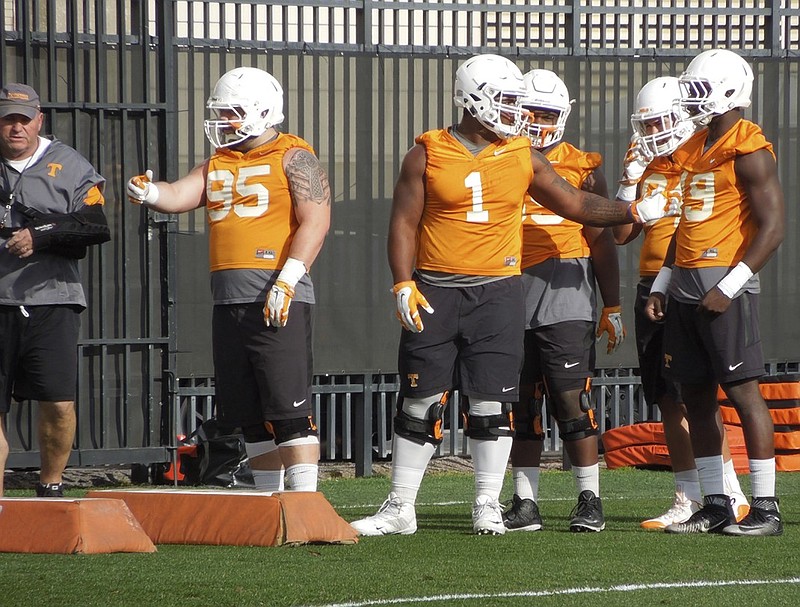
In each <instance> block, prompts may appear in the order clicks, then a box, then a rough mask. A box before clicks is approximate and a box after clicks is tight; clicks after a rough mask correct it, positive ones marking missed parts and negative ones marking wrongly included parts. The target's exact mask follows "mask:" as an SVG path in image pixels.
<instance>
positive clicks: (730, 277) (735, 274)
mask: <svg viewBox="0 0 800 607" xmlns="http://www.w3.org/2000/svg"><path fill="white" fill-rule="evenodd" d="M752 276H753V271H752V270H751V269H750V267H749V266H748V265H747V264H746V263H745V262H743V261H740V262H739V263H737V264H736V265H735V266H734V267H733V269H731V271H730V272H728V273H727V274H726V275H725V277H724V278H723V279H722V280H720V281H719V282H718V283H717V288H718V289H719V290H720V291H722V292H723V293H724V294H725V296H726V297H727V298H728V299H733V298H734V297H736V294H737V293H738V292H739V289H741V288H742V287H743V286H744V285H745V283H747V281H748V280H750V278H751V277H752Z"/></svg>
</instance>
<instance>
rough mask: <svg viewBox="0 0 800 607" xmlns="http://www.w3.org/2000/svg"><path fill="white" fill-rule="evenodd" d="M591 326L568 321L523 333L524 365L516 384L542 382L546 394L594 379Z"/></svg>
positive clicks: (592, 332)
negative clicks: (545, 388)
mask: <svg viewBox="0 0 800 607" xmlns="http://www.w3.org/2000/svg"><path fill="white" fill-rule="evenodd" d="M594 331H595V329H594V323H593V322H588V321H585V320H570V321H566V322H560V323H556V324H554V325H547V326H544V327H539V328H537V329H528V330H527V331H525V364H524V365H523V367H522V377H521V379H520V383H522V385H523V386H533V385H534V384H535V383H537V382H540V381H542V380H543V379H544V380H545V383H546V385H547V387H548V390H550V391H553V392H566V391H568V390H575V389H577V388H583V387H584V386H585V385H586V378H587V377H592V376H593V375H594V366H595V337H594Z"/></svg>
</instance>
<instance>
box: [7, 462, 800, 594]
mask: <svg viewBox="0 0 800 607" xmlns="http://www.w3.org/2000/svg"><path fill="white" fill-rule="evenodd" d="M601 486H602V493H603V499H604V509H605V513H606V519H607V527H606V530H605V531H604V532H603V533H599V534H571V533H569V532H568V531H567V526H568V523H567V521H568V519H569V513H570V510H571V509H572V506H573V505H574V499H575V488H574V484H573V480H572V476H571V474H570V473H568V472H560V471H545V472H543V473H542V478H541V489H540V498H541V511H542V516H543V518H544V524H545V529H544V530H543V531H542V532H539V533H516V534H507V535H505V536H502V537H486V536H482V537H477V536H474V535H472V534H471V521H470V509H471V506H470V504H471V500H472V476H471V475H469V474H464V473H437V474H430V475H428V476H427V477H426V478H425V481H424V482H423V487H422V490H421V491H420V495H419V499H418V508H417V520H418V524H419V530H418V532H417V533H416V534H415V535H412V536H393V537H382V538H362V539H361V541H360V542H359V543H358V544H356V545H351V546H329V545H307V546H299V547H280V548H241V547H239V548H236V547H224V546H223V547H220V546H171V545H161V546H159V547H158V552H157V553H155V554H112V555H71V556H61V555H27V554H2V555H0V582H2V590H0V605H2V606H16V605H20V606H22V605H25V606H27V605H47V604H58V605H67V606H71V605H75V606H81V605H97V606H106V605H108V606H116V605H158V606H159V607H169V606H173V605H174V606H176V607H177V606H183V607H186V606H195V605H198V606H200V605H203V606H204V605H209V606H211V605H214V606H249V605H270V606H284V605H286V606H288V605H326V604H337V603H354V604H364V603H365V602H369V601H373V602H370V603H368V604H374V605H381V604H392V605H421V604H422V605H424V604H434V605H464V606H467V605H468V606H470V607H477V606H484V605H498V606H501V607H506V606H517V605H537V606H539V605H546V606H548V607H549V606H557V605H592V607H597V606H605V605H608V606H612V605H613V606H627V605H632V606H633V605H635V606H639V605H659V606H661V605H676V606H681V607H684V606H687V605H701V604H702V605H723V604H725V603H730V604H732V605H794V604H798V602H799V601H800V600H798V599H797V596H798V591H800V589H799V588H798V585H799V582H798V579H797V578H798V577H800V529H798V524H797V523H796V521H798V520H800V474H789V473H783V474H779V476H778V490H779V493H780V495H781V500H782V501H781V507H782V510H783V517H784V520H785V532H784V535H783V536H782V537H778V538H731V537H723V536H716V535H711V536H671V535H667V534H665V533H659V532H646V531H642V530H640V529H639V527H638V524H639V521H640V520H641V519H642V518H645V517H647V516H651V515H654V514H657V513H660V512H661V511H663V510H665V509H666V508H667V507H668V506H669V504H670V502H671V491H672V475H671V474H670V473H668V472H653V471H640V470H631V469H622V470H615V471H605V470H604V471H602V476H601ZM510 487H511V483H510V481H509V479H507V482H506V490H505V491H504V496H503V497H504V498H507V497H510V492H511V490H510ZM743 487H744V488H745V491H747V479H746V477H744V478H743ZM320 489H321V491H322V492H323V493H324V494H325V495H326V497H327V498H328V500H329V501H330V502H331V504H332V505H333V506H334V507H335V508H336V509H337V511H338V512H339V513H340V514H341V516H342V517H343V518H344V519H345V520H353V519H355V518H359V517H361V516H364V515H369V514H372V513H374V511H375V509H376V508H377V506H378V505H379V504H380V503H381V501H382V500H383V499H384V498H385V497H386V493H387V492H388V489H389V480H388V478H386V477H372V478H365V479H337V480H329V481H323V482H322V483H321V486H320ZM9 494H10V495H12V496H13V495H15V494H16V495H23V494H26V493H24V492H9ZM27 494H29V493H27ZM71 495H79V493H78V492H73V493H71ZM762 580H776V581H778V580H794V581H792V582H789V583H786V582H783V583H777V582H773V583H758V584H749V585H748V584H747V583H748V582H753V581H762ZM693 582H697V583H698V585H697V586H694V587H689V584H690V583H693ZM714 582H718V583H720V584H725V585H718V586H714V585H712V584H713V583H714ZM737 582H739V584H736V585H734V584H735V583H737ZM657 584H664V585H665V586H664V587H649V586H648V585H657ZM627 585H632V586H631V587H625V586H627ZM569 589H573V592H572V593H570V594H565V591H567V590H569ZM577 589H584V590H582V591H581V590H577ZM532 593H540V594H538V595H536V594H532ZM448 595H450V596H449V598H447V597H448ZM414 597H419V598H423V597H428V602H421V601H412V600H410V599H412V598H414ZM431 597H438V599H437V600H433V599H432V598H431ZM402 599H407V600H402Z"/></svg>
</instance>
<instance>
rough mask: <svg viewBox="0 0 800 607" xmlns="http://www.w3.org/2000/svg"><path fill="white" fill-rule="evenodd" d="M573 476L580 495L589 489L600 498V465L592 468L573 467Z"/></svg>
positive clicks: (594, 465)
mask: <svg viewBox="0 0 800 607" xmlns="http://www.w3.org/2000/svg"><path fill="white" fill-rule="evenodd" d="M572 474H573V475H574V476H575V486H576V487H577V488H578V493H580V492H581V491H586V490H587V489H588V490H589V491H591V492H592V493H594V494H595V496H596V497H600V465H599V464H593V465H591V466H572Z"/></svg>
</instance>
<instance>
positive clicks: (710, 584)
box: [319, 577, 800, 607]
mask: <svg viewBox="0 0 800 607" xmlns="http://www.w3.org/2000/svg"><path fill="white" fill-rule="evenodd" d="M778 584H800V577H791V578H784V579H778V580H730V581H726V580H706V581H703V580H701V581H696V582H673V583H669V582H662V583H656V584H617V585H614V586H607V587H605V588H603V587H599V586H593V587H587V586H584V587H580V588H564V589H563V590H530V591H521V592H495V593H490V592H487V593H480V594H439V595H433V596H418V597H406V598H391V599H388V598H387V599H372V600H368V601H356V602H352V603H329V604H326V605H321V606H319V607H369V606H371V605H412V604H415V603H440V602H444V601H453V600H457V601H467V600H475V601H486V600H487V599H508V598H542V597H551V596H564V595H580V594H595V593H599V592H604V593H610V592H637V591H642V590H663V589H683V588H720V587H724V586H769V585H778Z"/></svg>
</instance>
